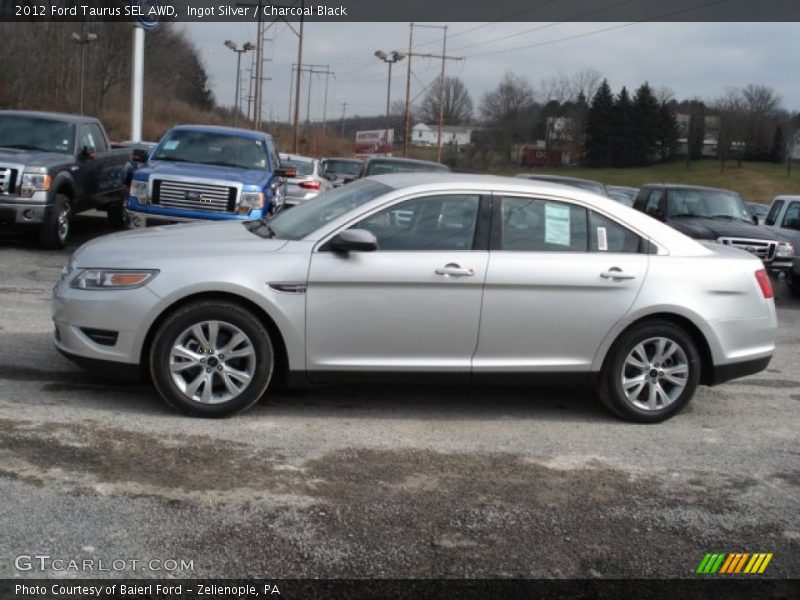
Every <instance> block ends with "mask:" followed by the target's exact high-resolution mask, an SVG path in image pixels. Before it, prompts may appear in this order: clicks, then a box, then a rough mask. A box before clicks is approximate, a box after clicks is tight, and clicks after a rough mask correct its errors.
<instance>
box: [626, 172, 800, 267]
mask: <svg viewBox="0 0 800 600" xmlns="http://www.w3.org/2000/svg"><path fill="white" fill-rule="evenodd" d="M633 208H635V209H636V210H640V211H642V212H644V213H647V214H648V215H650V216H651V217H653V218H655V219H658V220H659V221H662V222H664V223H666V224H667V225H669V226H671V227H674V228H675V229H677V230H678V231H681V232H683V233H685V234H686V235H688V236H689V237H692V238H695V239H697V240H707V241H712V242H717V243H720V244H725V245H728V246H734V247H736V248H741V249H743V250H747V251H748V252H751V253H752V254H755V255H756V256H757V257H758V258H760V259H761V260H762V261H763V263H764V266H765V267H766V268H767V270H768V271H769V272H771V273H773V274H775V275H779V276H780V275H781V274H786V273H789V272H791V269H792V258H793V257H794V247H793V246H792V244H791V243H790V242H789V240H787V239H786V238H784V237H782V236H780V235H778V234H776V233H775V232H773V231H769V230H768V229H765V228H763V227H759V226H758V225H756V224H754V223H753V221H752V217H751V216H750V213H749V212H747V208H746V207H745V205H744V202H743V201H742V199H741V197H739V194H737V193H736V192H732V191H730V190H723V189H718V188H710V187H699V186H691V185H677V184H663V183H659V184H649V185H645V186H642V187H641V189H640V190H639V194H638V195H637V196H636V201H635V202H634V203H633Z"/></svg>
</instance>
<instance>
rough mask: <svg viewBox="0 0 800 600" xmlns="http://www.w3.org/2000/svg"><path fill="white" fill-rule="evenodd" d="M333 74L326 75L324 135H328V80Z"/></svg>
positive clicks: (323, 116) (323, 114)
mask: <svg viewBox="0 0 800 600" xmlns="http://www.w3.org/2000/svg"><path fill="white" fill-rule="evenodd" d="M330 76H331V73H325V98H324V100H323V101H322V135H323V136H324V135H327V133H328V78H329V77H330Z"/></svg>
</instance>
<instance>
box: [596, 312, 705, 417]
mask: <svg viewBox="0 0 800 600" xmlns="http://www.w3.org/2000/svg"><path fill="white" fill-rule="evenodd" d="M700 370H701V362H700V354H699V353H698V351H697V347H696V345H695V343H694V341H693V340H692V338H691V336H690V335H689V334H687V333H686V331H685V330H683V329H682V328H680V327H678V326H677V325H675V324H673V323H670V322H668V321H660V320H659V321H649V322H645V323H641V324H639V325H636V326H634V327H633V328H631V329H630V330H628V331H626V332H625V333H624V334H623V335H622V336H620V338H619V339H618V340H617V341H616V342H615V343H614V345H613V347H612V348H611V350H610V351H609V354H608V358H607V359H606V363H605V365H604V367H603V372H602V373H601V375H600V381H599V385H598V392H599V395H600V398H601V400H602V401H603V403H604V404H605V405H606V406H607V407H608V408H609V409H611V411H613V412H614V413H616V414H617V415H619V416H620V417H622V418H623V419H627V420H629V421H636V422H638V423H657V422H659V421H663V420H665V419H668V418H670V417H671V416H673V415H674V414H675V413H677V412H678V411H680V410H681V409H682V408H683V407H684V406H685V405H686V403H687V402H689V400H690V399H691V398H692V396H693V395H694V392H695V390H696V388H697V384H698V382H699V381H700Z"/></svg>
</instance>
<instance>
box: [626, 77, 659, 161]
mask: <svg viewBox="0 0 800 600" xmlns="http://www.w3.org/2000/svg"><path fill="white" fill-rule="evenodd" d="M658 113H659V104H658V100H656V97H655V96H654V95H653V90H652V89H651V88H650V85H649V84H648V83H647V82H645V83H643V84H642V85H641V86H640V87H639V89H638V90H636V97H635V99H634V101H633V114H634V122H635V124H636V126H635V133H634V136H633V144H632V146H631V152H632V163H633V164H635V165H646V164H648V163H649V162H650V161H651V160H652V159H653V158H654V157H655V156H657V151H658V138H659V114H658Z"/></svg>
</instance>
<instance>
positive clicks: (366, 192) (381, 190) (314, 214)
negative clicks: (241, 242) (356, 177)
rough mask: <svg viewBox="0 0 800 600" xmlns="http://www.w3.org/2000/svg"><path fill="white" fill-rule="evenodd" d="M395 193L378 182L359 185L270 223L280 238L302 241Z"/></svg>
mask: <svg viewBox="0 0 800 600" xmlns="http://www.w3.org/2000/svg"><path fill="white" fill-rule="evenodd" d="M391 190H392V188H390V187H389V186H388V185H384V184H382V183H378V182H377V181H368V180H361V181H356V182H355V183H351V184H348V185H345V186H342V187H340V188H336V189H335V190H332V191H329V192H325V193H324V194H322V195H320V196H318V197H317V198H316V199H315V200H314V201H313V202H306V203H304V204H300V205H298V206H295V207H293V208H292V209H291V210H283V211H281V212H279V213H278V214H277V215H276V216H275V217H273V218H272V219H270V220H269V226H270V229H271V230H272V231H273V233H274V234H275V237H277V238H280V239H284V240H299V239H302V238H304V237H306V236H307V235H308V234H309V233H311V232H313V231H316V230H317V229H319V228H320V227H322V226H323V225H325V224H326V223H328V222H330V221H332V220H333V219H336V218H337V217H340V216H342V215H343V214H345V213H347V212H349V211H351V210H353V209H354V208H358V207H359V206H361V205H362V204H366V203H367V202H369V201H370V200H373V199H375V198H377V197H378V196H381V195H383V194H385V193H386V192H390V191H391Z"/></svg>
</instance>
